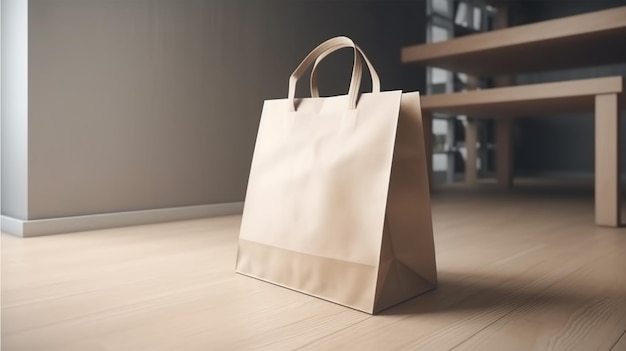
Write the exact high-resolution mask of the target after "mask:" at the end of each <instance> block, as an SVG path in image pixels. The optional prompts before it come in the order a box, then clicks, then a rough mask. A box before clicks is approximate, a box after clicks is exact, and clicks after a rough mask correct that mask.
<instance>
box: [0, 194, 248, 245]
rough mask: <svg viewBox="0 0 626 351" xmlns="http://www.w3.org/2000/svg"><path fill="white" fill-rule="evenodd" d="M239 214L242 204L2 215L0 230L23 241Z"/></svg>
mask: <svg viewBox="0 0 626 351" xmlns="http://www.w3.org/2000/svg"><path fill="white" fill-rule="evenodd" d="M242 211H243V202H230V203H222V204H210V205H199V206H185V207H172V208H162V209H156V210H141V211H128V212H115V213H103V214H94V215H85V216H73V217H60V218H48V219H35V220H21V219H16V218H12V217H8V216H4V215H3V216H2V217H1V223H2V225H1V227H2V231H3V232H4V233H8V234H13V235H17V236H21V237H24V238H26V237H32V236H40V235H50V234H60V233H70V232H80V231H87V230H97V229H106V228H114V227H126V226H131V225H139V224H150V223H159V222H172V221H180V220H185V219H195V218H204V217H217V216H227V215H234V214H240V213H242Z"/></svg>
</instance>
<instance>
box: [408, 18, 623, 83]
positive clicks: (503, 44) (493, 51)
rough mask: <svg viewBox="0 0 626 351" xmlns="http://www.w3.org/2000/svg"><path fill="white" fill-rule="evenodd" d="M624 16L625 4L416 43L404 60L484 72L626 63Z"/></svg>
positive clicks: (502, 72)
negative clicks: (428, 42) (457, 36)
mask: <svg viewBox="0 0 626 351" xmlns="http://www.w3.org/2000/svg"><path fill="white" fill-rule="evenodd" d="M624 18H626V6H622V7H617V8H613V9H608V10H603V11H597V12H591V13H586V14H582V15H576V16H570V17H564V18H558V19H554V20H549V21H543V22H537V23H531V24H527V25H521V26H515V27H510V28H505V29H499V30H494V31H491V32H486V33H480V34H475V35H468V36H464V37H461V38H455V39H452V40H448V41H443V42H439V43H431V44H420V45H412V46H407V47H405V48H403V49H402V51H401V56H402V62H404V63H418V64H420V65H424V66H435V67H441V68H445V69H449V70H451V71H455V72H466V73H470V74H475V75H479V76H480V75H497V74H507V73H509V74H512V73H521V72H532V71H539V70H549V69H565V68H573V67H581V66H595V65H601V64H608V63H621V62H624V61H626V46H625V45H623V41H624V37H625V36H626V21H624ZM529 53H530V54H529ZM539 53H540V54H539Z"/></svg>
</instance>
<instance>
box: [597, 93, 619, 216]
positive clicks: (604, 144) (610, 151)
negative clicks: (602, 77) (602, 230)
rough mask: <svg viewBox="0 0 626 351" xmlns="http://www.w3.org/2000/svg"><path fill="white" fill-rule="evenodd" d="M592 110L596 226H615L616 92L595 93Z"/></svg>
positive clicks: (617, 122) (616, 211) (617, 173)
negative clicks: (593, 109)
mask: <svg viewBox="0 0 626 351" xmlns="http://www.w3.org/2000/svg"><path fill="white" fill-rule="evenodd" d="M595 109H596V111H595V112H596V114H595V129H596V131H595V134H596V135H595V149H596V150H595V183H596V184H595V197H596V199H595V201H596V204H595V207H596V225H601V226H609V227H618V226H619V225H620V205H621V204H620V202H621V199H620V197H621V192H620V177H619V175H620V167H619V156H620V155H619V141H620V140H619V109H618V99H617V95H616V94H608V95H597V96H596V106H595Z"/></svg>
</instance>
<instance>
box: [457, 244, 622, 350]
mask: <svg viewBox="0 0 626 351" xmlns="http://www.w3.org/2000/svg"><path fill="white" fill-rule="evenodd" d="M612 251H613V253H612V254H609V255H607V256H605V257H603V258H601V259H600V260H598V261H595V262H590V263H588V264H586V265H585V266H583V267H581V268H580V269H579V270H577V271H574V272H572V273H570V274H569V275H568V276H566V277H564V279H562V280H559V281H557V282H556V283H555V284H553V285H552V286H550V287H549V288H548V289H546V290H544V291H542V292H541V293H540V294H538V295H537V296H536V297H534V298H533V300H532V301H529V303H528V304H524V305H523V306H520V307H518V308H516V309H515V310H513V311H511V312H510V313H508V314H507V315H505V316H503V317H502V318H500V319H498V320H497V321H496V322H495V323H493V324H491V325H489V326H488V327H487V328H485V329H483V330H481V331H480V332H479V333H477V334H476V335H475V336H473V337H471V338H470V339H468V340H467V341H465V342H464V343H462V344H461V345H460V346H459V347H458V348H457V349H458V350H497V349H500V350H520V351H521V350H528V351H531V350H537V351H539V350H571V351H575V350H580V351H586V350H608V349H610V348H611V346H612V345H613V344H614V343H615V341H616V340H617V339H618V338H619V337H620V336H621V334H622V331H623V330H624V329H625V328H626V295H623V294H621V291H623V290H624V289H626V276H625V275H624V274H621V273H618V272H623V268H622V267H625V266H626V248H618V249H616V250H612ZM607 287H611V288H610V289H608V290H607Z"/></svg>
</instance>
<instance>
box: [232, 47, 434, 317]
mask: <svg viewBox="0 0 626 351" xmlns="http://www.w3.org/2000/svg"><path fill="white" fill-rule="evenodd" d="M343 47H350V48H353V49H354V55H355V56H354V66H353V70H352V79H351V81H350V87H349V91H348V94H347V95H342V96H333V97H311V98H302V99H296V98H295V86H296V83H297V81H298V79H299V78H301V77H302V75H303V74H304V73H305V71H306V70H307V69H308V67H310V66H311V65H312V64H313V63H315V65H314V69H313V71H312V73H311V90H312V94H313V95H318V92H317V83H316V80H315V78H316V71H315V69H316V68H317V63H319V62H320V61H321V60H322V59H323V58H324V57H325V56H326V55H328V54H330V53H331V52H333V51H335V50H338V49H340V48H343ZM363 62H365V63H366V64H367V66H368V68H369V70H370V75H371V76H372V87H373V89H372V92H371V93H364V94H361V95H360V96H359V87H360V83H361V77H362V69H363V67H362V66H363ZM236 271H237V272H238V273H242V274H245V275H248V276H251V277H255V278H258V279H261V280H264V281H267V282H271V283H274V284H277V285H280V286H283V287H287V288H290V289H293V290H297V291H300V292H303V293H306V294H310V295H313V296H316V297H319V298H322V299H326V300H329V301H332V302H335V303H338V304H342V305H345V306H348V307H351V308H355V309H358V310H361V311H364V312H367V313H376V312H378V311H381V310H383V309H385V308H387V307H390V306H392V305H395V304H397V303H399V302H402V301H404V300H407V299H409V298H411V297H414V296H416V295H418V294H421V293H423V292H425V291H428V290H430V289H433V288H434V287H435V286H436V282H437V275H436V269H435V252H434V244H433V232H432V219H431V210H430V196H429V185H428V175H427V170H426V153H425V144H424V131H423V128H422V120H421V112H420V100H419V93H417V92H416V93H407V94H402V92H401V91H385V92H381V91H380V80H379V78H378V75H377V74H376V71H375V70H374V68H373V67H372V65H371V62H369V60H368V59H367V57H366V56H365V55H364V54H363V52H362V51H361V50H360V48H358V47H357V46H356V45H355V44H354V43H353V42H352V41H351V40H350V39H349V38H346V37H337V38H333V39H330V40H328V41H326V42H324V43H322V44H320V45H319V46H318V47H317V48H315V49H314V50H313V51H312V52H311V53H310V54H309V55H307V57H306V58H305V59H304V60H303V61H302V63H301V64H300V65H299V66H298V67H297V68H296V70H295V71H294V73H293V74H292V76H291V77H290V80H289V94H288V98H286V99H278V100H268V101H265V103H264V105H263V111H262V114H261V122H260V125H259V131H258V135H257V140H256V145H255V149H254V156H253V160H252V165H251V170H250V177H249V181H248V189H247V193H246V199H245V205H244V211H243V216H242V221H241V230H240V235H239V243H238V253H237V262H236Z"/></svg>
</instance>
